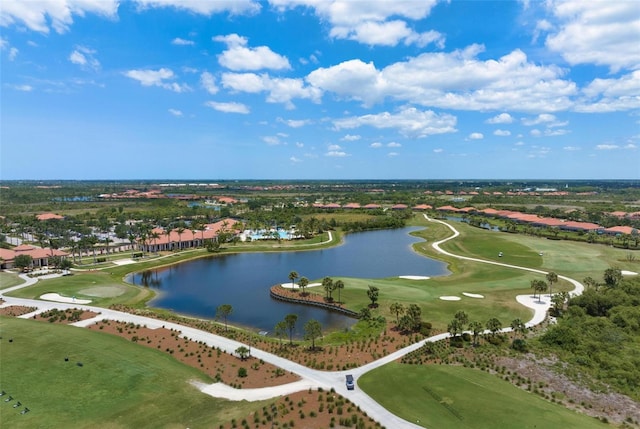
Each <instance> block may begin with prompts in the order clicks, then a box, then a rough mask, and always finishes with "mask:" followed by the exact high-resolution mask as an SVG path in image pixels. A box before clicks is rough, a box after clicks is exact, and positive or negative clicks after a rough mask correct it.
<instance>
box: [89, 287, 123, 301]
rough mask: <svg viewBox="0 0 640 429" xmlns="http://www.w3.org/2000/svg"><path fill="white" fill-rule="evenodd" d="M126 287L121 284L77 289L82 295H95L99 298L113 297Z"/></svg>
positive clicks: (121, 292)
mask: <svg viewBox="0 0 640 429" xmlns="http://www.w3.org/2000/svg"><path fill="white" fill-rule="evenodd" d="M126 291H127V289H126V288H125V287H123V286H117V285H114V286H94V287H90V288H87V289H82V290H81V291H79V293H81V294H82V295H89V296H97V297H99V298H113V297H116V296H120V295H122V294H123V293H125V292H126Z"/></svg>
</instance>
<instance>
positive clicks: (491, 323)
mask: <svg viewBox="0 0 640 429" xmlns="http://www.w3.org/2000/svg"><path fill="white" fill-rule="evenodd" d="M487 329H488V330H489V331H491V335H494V336H495V335H496V333H497V332H498V331H499V330H500V329H502V323H501V322H500V321H499V320H498V319H496V318H495V317H493V318H491V319H489V320H488V321H487Z"/></svg>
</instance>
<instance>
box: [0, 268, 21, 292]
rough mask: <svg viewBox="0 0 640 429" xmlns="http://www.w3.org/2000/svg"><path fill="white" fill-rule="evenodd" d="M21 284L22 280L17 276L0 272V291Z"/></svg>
mask: <svg viewBox="0 0 640 429" xmlns="http://www.w3.org/2000/svg"><path fill="white" fill-rule="evenodd" d="M21 283H22V279H21V278H20V277H18V275H17V274H13V273H7V272H4V271H2V272H0V290H2V289H6V288H8V287H11V286H16V285H19V284H21Z"/></svg>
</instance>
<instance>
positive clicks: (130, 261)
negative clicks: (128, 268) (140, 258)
mask: <svg viewBox="0 0 640 429" xmlns="http://www.w3.org/2000/svg"><path fill="white" fill-rule="evenodd" d="M111 262H113V263H114V264H116V265H129V264H135V263H136V261H134V260H133V259H116V260H115V261H111Z"/></svg>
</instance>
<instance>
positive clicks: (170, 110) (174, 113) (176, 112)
mask: <svg viewBox="0 0 640 429" xmlns="http://www.w3.org/2000/svg"><path fill="white" fill-rule="evenodd" d="M169 113H171V114H172V115H173V116H182V111H181V110H178V109H169Z"/></svg>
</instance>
